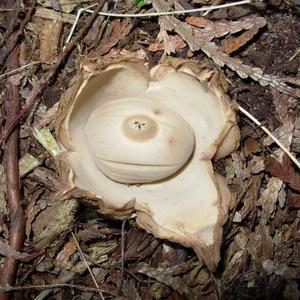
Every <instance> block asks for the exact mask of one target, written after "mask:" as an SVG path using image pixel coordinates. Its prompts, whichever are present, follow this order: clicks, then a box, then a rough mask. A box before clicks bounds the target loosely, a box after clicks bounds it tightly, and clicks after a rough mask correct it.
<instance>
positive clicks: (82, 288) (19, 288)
mask: <svg viewBox="0 0 300 300" xmlns="http://www.w3.org/2000/svg"><path fill="white" fill-rule="evenodd" d="M63 287H68V288H72V289H77V290H80V291H83V292H92V293H95V292H96V293H97V292H103V293H107V294H112V293H111V292H109V291H108V290H105V289H103V288H91V287H87V286H84V285H77V284H68V283H53V284H45V285H29V286H10V285H5V286H0V292H15V291H26V290H33V289H34V290H44V289H57V288H63Z"/></svg>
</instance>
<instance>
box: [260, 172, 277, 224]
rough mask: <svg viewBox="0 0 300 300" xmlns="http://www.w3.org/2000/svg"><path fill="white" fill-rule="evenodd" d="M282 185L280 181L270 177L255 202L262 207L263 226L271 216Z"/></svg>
mask: <svg viewBox="0 0 300 300" xmlns="http://www.w3.org/2000/svg"><path fill="white" fill-rule="evenodd" d="M282 185H283V182H282V180H280V179H279V178H276V177H272V178H271V179H270V180H269V182H268V184H267V187H266V189H265V190H264V191H263V192H262V194H261V197H260V198H259V199H258V201H257V205H259V206H262V216H261V220H262V222H263V224H266V223H267V221H268V220H269V218H271V217H272V216H273V213H274V211H275V207H276V203H277V201H278V195H279V192H280V190H281V188H282Z"/></svg>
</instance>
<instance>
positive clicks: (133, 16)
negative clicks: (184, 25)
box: [65, 0, 252, 44]
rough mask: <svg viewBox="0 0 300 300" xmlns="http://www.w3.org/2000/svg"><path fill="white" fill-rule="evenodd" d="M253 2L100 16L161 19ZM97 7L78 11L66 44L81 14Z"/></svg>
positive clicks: (66, 42)
mask: <svg viewBox="0 0 300 300" xmlns="http://www.w3.org/2000/svg"><path fill="white" fill-rule="evenodd" d="M251 2H252V1H251V0H244V1H237V2H232V3H226V4H221V5H214V6H209V7H200V8H194V9H185V10H175V11H164V12H153V13H142V14H116V13H109V12H99V13H98V15H100V16H104V17H113V18H146V17H160V16H169V15H182V14H190V13H195V12H201V11H212V10H216V9H221V8H226V7H231V6H237V5H243V4H249V3H251ZM93 6H95V4H93V5H90V6H88V7H86V8H81V9H79V10H78V11H77V15H76V18H75V21H74V23H73V25H72V28H71V30H70V33H69V35H68V37H67V39H66V41H65V44H68V43H69V41H70V39H71V37H72V35H73V33H74V31H75V29H76V25H77V23H78V21H79V18H80V16H81V14H82V13H83V12H84V11H85V12H88V13H93V12H94V11H93V10H90V9H89V8H91V7H93Z"/></svg>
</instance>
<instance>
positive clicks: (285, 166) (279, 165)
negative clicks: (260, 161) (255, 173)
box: [265, 154, 300, 191]
mask: <svg viewBox="0 0 300 300" xmlns="http://www.w3.org/2000/svg"><path fill="white" fill-rule="evenodd" d="M265 167H266V171H268V172H270V173H271V174H272V175H273V176H276V177H278V178H280V179H281V180H282V181H284V182H286V183H287V184H288V185H289V186H290V187H291V188H293V189H295V190H296V191H300V174H299V173H298V172H296V171H295V169H294V168H293V165H291V161H290V159H289V157H288V156H287V155H286V154H285V155H283V158H282V161H278V160H276V159H275V158H274V157H271V156H270V157H268V158H266V159H265Z"/></svg>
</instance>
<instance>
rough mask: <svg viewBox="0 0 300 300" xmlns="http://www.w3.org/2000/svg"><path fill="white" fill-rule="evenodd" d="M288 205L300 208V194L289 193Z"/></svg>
mask: <svg viewBox="0 0 300 300" xmlns="http://www.w3.org/2000/svg"><path fill="white" fill-rule="evenodd" d="M287 205H288V207H291V208H300V194H294V193H293V194H289V195H288V196H287Z"/></svg>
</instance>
